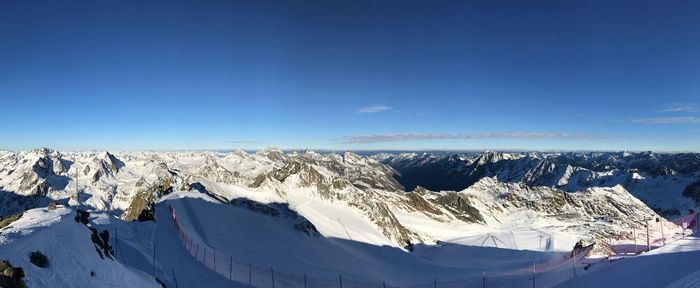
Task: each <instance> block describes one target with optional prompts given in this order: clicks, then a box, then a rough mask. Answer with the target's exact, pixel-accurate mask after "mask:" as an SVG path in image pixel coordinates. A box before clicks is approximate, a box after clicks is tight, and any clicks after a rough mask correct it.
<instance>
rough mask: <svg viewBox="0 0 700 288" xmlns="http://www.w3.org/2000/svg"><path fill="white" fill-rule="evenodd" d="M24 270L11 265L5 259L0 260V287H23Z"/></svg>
mask: <svg viewBox="0 0 700 288" xmlns="http://www.w3.org/2000/svg"><path fill="white" fill-rule="evenodd" d="M23 279H24V270H23V269H22V268H19V267H13V266H12V264H10V262H9V261H7V260H0V287H5V288H25V287H27V286H26V285H25V284H24V280H23Z"/></svg>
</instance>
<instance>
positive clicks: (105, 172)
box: [83, 152, 124, 182]
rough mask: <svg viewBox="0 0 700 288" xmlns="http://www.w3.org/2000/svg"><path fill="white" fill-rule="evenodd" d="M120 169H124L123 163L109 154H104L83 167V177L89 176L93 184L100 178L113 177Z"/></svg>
mask: <svg viewBox="0 0 700 288" xmlns="http://www.w3.org/2000/svg"><path fill="white" fill-rule="evenodd" d="M122 167H124V162H122V161H121V160H119V159H117V157H115V156H114V155H112V154H110V153H109V152H104V153H103V154H102V155H100V157H95V158H93V159H92V161H91V162H90V164H88V165H87V166H85V169H83V175H85V176H89V177H90V179H92V181H93V182H97V181H98V180H100V178H102V177H114V175H116V174H117V173H118V172H119V170H120V169H121V168H122Z"/></svg>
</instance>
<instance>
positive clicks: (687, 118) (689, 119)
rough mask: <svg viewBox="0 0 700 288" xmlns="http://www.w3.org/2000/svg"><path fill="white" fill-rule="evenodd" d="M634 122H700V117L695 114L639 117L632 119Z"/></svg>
mask: <svg viewBox="0 0 700 288" xmlns="http://www.w3.org/2000/svg"><path fill="white" fill-rule="evenodd" d="M632 123H636V124H642V125H657V124H700V118H698V117H695V116H684V117H652V118H638V119H632Z"/></svg>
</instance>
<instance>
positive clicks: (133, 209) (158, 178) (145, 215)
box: [121, 163, 189, 221]
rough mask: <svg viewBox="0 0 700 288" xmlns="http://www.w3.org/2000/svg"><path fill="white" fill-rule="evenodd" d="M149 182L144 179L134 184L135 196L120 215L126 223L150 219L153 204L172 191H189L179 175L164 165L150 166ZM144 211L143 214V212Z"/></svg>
mask: <svg viewBox="0 0 700 288" xmlns="http://www.w3.org/2000/svg"><path fill="white" fill-rule="evenodd" d="M149 178H150V179H151V181H150V182H149V181H148V180H146V179H145V178H141V179H139V181H137V182H136V184H135V187H134V190H135V191H136V193H135V195H134V196H133V197H132V199H131V204H129V207H127V208H126V209H125V210H124V212H123V213H122V216H121V218H122V219H124V220H126V221H134V220H140V221H144V220H147V219H150V218H152V217H149V215H151V216H152V215H153V211H152V210H153V207H155V206H154V203H155V202H156V201H157V200H158V199H159V198H160V197H162V196H163V195H167V194H169V193H171V192H172V191H173V190H174V189H178V190H186V189H187V190H189V189H188V188H187V187H186V186H187V185H186V182H185V181H183V179H182V177H180V175H179V174H178V173H177V172H175V171H173V170H171V169H170V168H168V165H167V164H165V163H158V164H155V165H154V166H152V169H151V172H150V173H149ZM144 211H145V212H144Z"/></svg>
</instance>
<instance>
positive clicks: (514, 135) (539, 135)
mask: <svg viewBox="0 0 700 288" xmlns="http://www.w3.org/2000/svg"><path fill="white" fill-rule="evenodd" d="M494 138H500V139H561V140H566V139H593V138H599V136H597V135H593V134H582V133H564V132H483V133H400V134H372V135H354V136H344V137H340V138H339V139H338V140H339V141H340V142H342V143H377V142H402V141H420V140H464V139H494Z"/></svg>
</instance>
